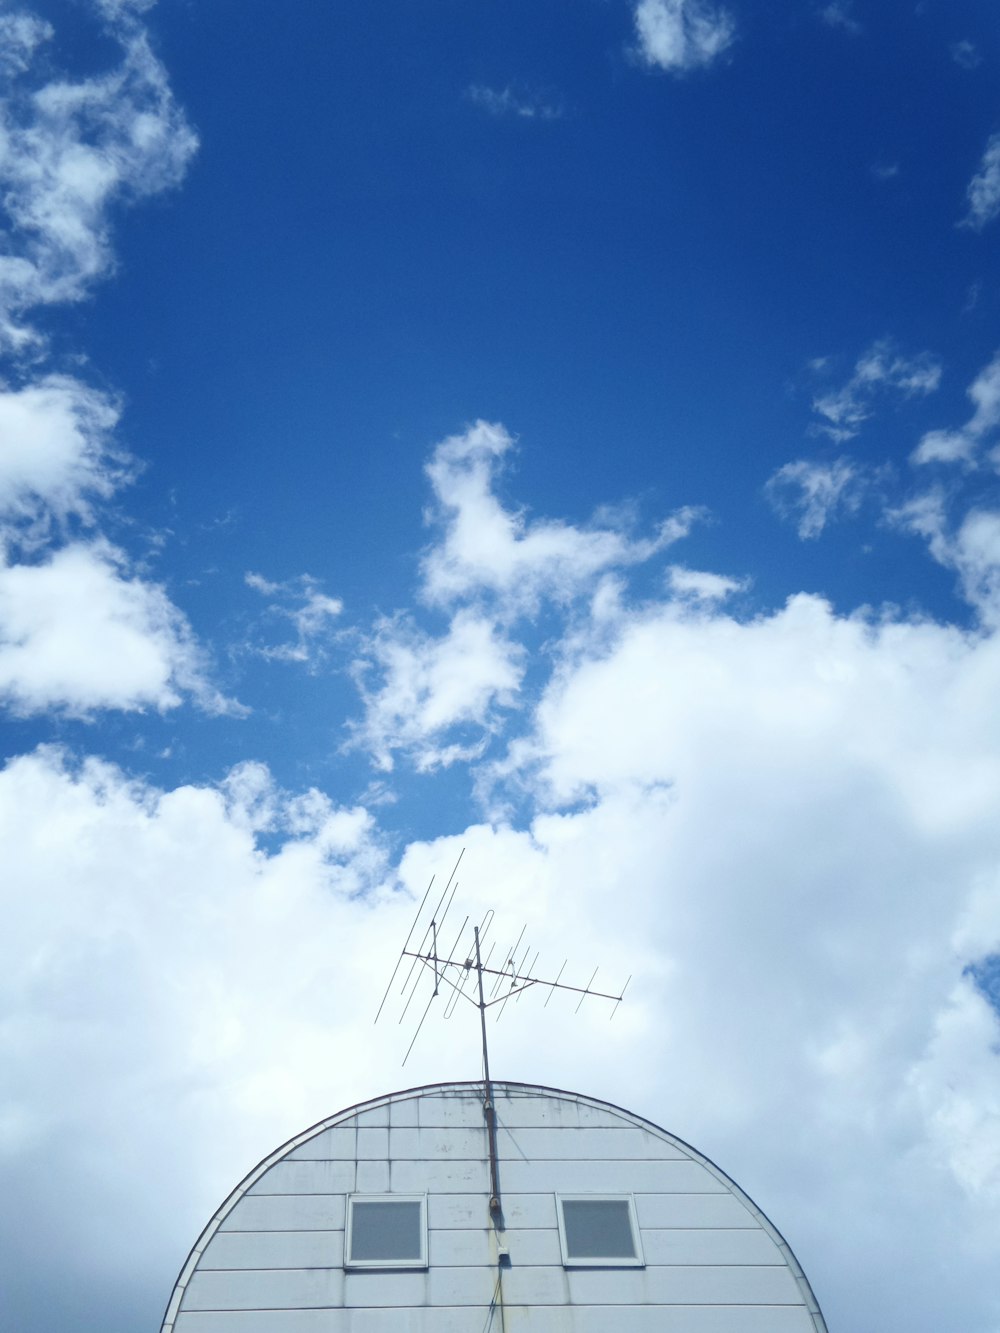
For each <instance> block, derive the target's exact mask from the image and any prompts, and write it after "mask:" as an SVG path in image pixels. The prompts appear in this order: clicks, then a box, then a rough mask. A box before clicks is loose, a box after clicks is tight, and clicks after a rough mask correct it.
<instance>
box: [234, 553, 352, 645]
mask: <svg viewBox="0 0 1000 1333" xmlns="http://www.w3.org/2000/svg"><path fill="white" fill-rule="evenodd" d="M244 582H245V583H246V585H247V587H249V588H253V589H254V590H255V591H256V592H259V593H261V594H262V595H263V596H264V597H267V598H269V599H271V604H270V607H269V611H270V613H271V614H272V615H273V616H276V617H278V618H280V619H282V620H286V621H291V623H292V627H293V629H294V630H295V638H294V640H292V641H290V642H289V641H286V642H284V643H278V644H269V645H266V646H265V647H259V648H256V649H255V650H254V651H255V652H257V653H259V654H260V656H261V657H267V658H270V659H271V660H272V661H275V662H301V663H303V664H305V665H307V666H310V667H312V668H315V667H317V666H318V665H319V663H320V662H322V661H323V660H324V659H325V656H326V648H325V644H326V641H327V640H328V639H329V637H330V635H331V632H332V630H333V625H334V622H335V621H337V620H339V618H340V616H341V614H342V612H343V610H344V603H343V602H342V601H341V600H340V598H339V597H330V596H329V594H327V593H325V592H323V591H322V589H321V588H320V585H319V582H318V580H317V579H314V578H313V577H312V576H311V575H310V574H300V575H299V576H298V578H296V579H293V580H291V581H290V582H289V581H286V582H283V583H275V582H274V581H272V580H271V579H266V578H264V577H263V575H261V574H254V573H252V572H251V573H247V574H245V575H244Z"/></svg>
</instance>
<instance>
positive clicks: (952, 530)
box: [888, 491, 1000, 629]
mask: <svg viewBox="0 0 1000 1333" xmlns="http://www.w3.org/2000/svg"><path fill="white" fill-rule="evenodd" d="M888 517H889V518H890V519H892V520H893V521H894V522H896V523H897V524H898V525H899V526H900V527H902V528H904V529H907V530H909V531H910V532H915V533H917V534H918V535H919V536H921V537H923V538H924V540H925V541H926V542H927V548H928V550H929V551H930V553H931V555H932V556H933V558H934V559H935V560H936V561H937V562H938V564H940V565H943V566H944V567H945V568H946V569H953V570H954V571H955V572H956V573H957V574H958V576H959V589H960V592H961V595H962V596H963V598H964V599H965V601H966V602H967V603H968V604H969V606H971V607H972V608H973V609H974V610H975V611H976V612H977V613H978V615H979V618H980V620H981V621H982V623H983V624H984V625H986V626H988V627H990V628H991V629H996V628H997V627H1000V511H997V510H992V509H985V508H973V509H970V510H969V511H968V512H967V513H966V514H965V515H964V516H963V518H962V519H961V521H960V522H959V523H958V525H957V527H953V525H950V524H949V521H948V514H947V510H946V505H945V500H944V496H943V495H942V493H941V492H940V491H929V492H927V493H925V494H924V495H920V496H917V497H916V498H914V499H912V500H910V501H908V502H907V503H906V504H904V505H901V506H900V507H899V508H898V509H896V510H894V511H892V512H890V514H889V515H888Z"/></svg>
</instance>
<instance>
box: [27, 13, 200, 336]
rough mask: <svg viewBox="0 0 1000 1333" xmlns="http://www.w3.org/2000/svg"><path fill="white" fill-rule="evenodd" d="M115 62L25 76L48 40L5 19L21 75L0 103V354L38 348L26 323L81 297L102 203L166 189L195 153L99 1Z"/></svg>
mask: <svg viewBox="0 0 1000 1333" xmlns="http://www.w3.org/2000/svg"><path fill="white" fill-rule="evenodd" d="M102 8H103V11H104V13H105V14H106V16H107V18H108V20H109V22H110V25H111V26H110V30H111V32H112V33H113V35H115V36H116V37H117V38H118V40H119V41H120V43H121V46H122V51H123V56H122V61H121V64H120V65H119V66H118V67H117V68H115V69H113V70H112V71H111V72H110V73H107V74H105V75H102V76H99V77H94V78H89V79H83V80H80V81H78V82H72V81H69V80H53V81H50V82H48V83H44V84H42V85H39V84H38V83H37V82H36V83H35V84H32V83H31V81H30V69H31V57H32V54H33V51H34V49H35V48H36V47H37V46H38V45H39V44H40V43H41V42H43V41H44V40H46V39H48V38H49V37H51V35H52V29H51V28H50V27H49V25H47V24H43V23H40V22H39V21H37V20H35V19H32V18H31V17H30V16H28V15H23V14H21V15H7V16H6V18H5V28H4V31H3V32H2V33H0V35H2V36H6V37H7V38H8V40H9V42H10V43H11V44H10V46H9V48H8V50H9V52H10V53H12V54H9V56H8V64H9V65H10V64H11V62H12V63H13V69H14V70H15V72H17V73H18V74H19V75H20V78H19V79H18V80H16V81H15V82H14V83H13V84H12V85H11V87H10V89H9V90H8V92H7V95H6V97H4V98H3V99H2V100H0V192H2V195H3V208H4V212H5V214H6V217H7V220H8V222H9V224H10V230H9V231H8V236H7V245H6V246H5V249H4V253H3V256H2V257H0V348H2V349H3V350H6V351H14V352H17V351H26V350H33V349H36V348H37V346H38V345H39V343H40V338H39V335H38V334H37V332H36V331H35V330H34V329H33V328H32V327H31V326H30V324H28V323H27V322H25V319H24V316H25V314H26V312H27V311H28V310H30V309H31V308H32V307H33V306H39V305H51V304H53V303H57V302H64V301H77V300H80V299H81V298H82V297H83V296H84V295H86V293H87V291H88V290H89V287H90V285H91V283H92V282H93V280H94V279H95V278H97V277H99V276H101V275H102V274H103V273H106V272H107V271H108V269H109V268H110V267H111V265H112V262H113V259H112V252H111V248H110V218H109V207H110V205H111V204H112V202H113V201H116V200H118V199H126V200H127V199H130V198H136V197H140V196H142V195H148V194H154V193H157V192H159V191H161V190H164V189H167V188H169V187H171V186H173V185H176V184H177V183H178V182H179V180H180V179H181V177H182V176H183V174H184V172H185V169H186V167H187V164H188V162H189V160H190V158H191V156H192V154H193V152H194V150H195V148H196V146H197V140H196V138H195V136H194V134H193V132H192V131H191V129H190V128H189V127H188V125H187V123H186V121H185V119H184V116H183V113H182V112H181V111H180V110H179V108H178V107H177V105H176V103H175V102H174V99H173V96H172V94H171V92H170V88H169V86H168V84H167V80H166V75H165V73H164V71H163V68H162V66H161V65H160V63H159V61H158V60H157V59H156V58H155V56H154V55H153V53H152V51H151V49H150V46H149V42H148V39H147V37H146V34H145V32H144V31H143V29H142V27H141V26H140V24H139V23H138V22H137V21H136V18H135V13H137V12H139V11H141V9H142V8H143V6H142V5H137V4H134V3H133V4H128V3H124V0H119V2H118V3H112V0H106V3H105V4H104V5H103V6H102Z"/></svg>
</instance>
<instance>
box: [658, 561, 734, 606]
mask: <svg viewBox="0 0 1000 1333" xmlns="http://www.w3.org/2000/svg"><path fill="white" fill-rule="evenodd" d="M667 586H668V587H669V588H670V591H671V592H672V593H673V594H674V596H675V597H681V598H687V599H689V600H690V601H692V602H723V601H725V600H726V599H727V598H729V597H732V596H733V595H734V594H735V593H738V592H745V591H746V589H747V588H748V587H749V586H750V584H749V580H748V579H733V578H729V577H728V576H727V575H725V574H713V573H711V572H710V571H709V570H707V569H688V567H687V566H686V565H671V566H670V568H669V569H668V570H667Z"/></svg>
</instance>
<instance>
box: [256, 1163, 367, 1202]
mask: <svg viewBox="0 0 1000 1333" xmlns="http://www.w3.org/2000/svg"><path fill="white" fill-rule="evenodd" d="M355 1180H356V1176H355V1167H354V1161H353V1159H352V1160H350V1161H341V1162H294V1161H284V1162H276V1163H275V1164H274V1166H272V1167H271V1169H270V1171H265V1172H264V1174H263V1175H262V1176H261V1178H260V1179H259V1180H258V1181H257V1182H256V1183H255V1184H253V1185H251V1186H250V1189H249V1191H248V1194H250V1195H251V1196H252V1195H255V1194H351V1193H352V1192H353V1191H354V1189H355V1188H356V1185H355Z"/></svg>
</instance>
